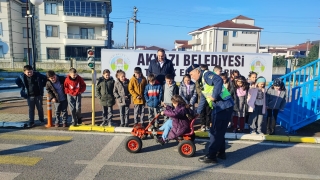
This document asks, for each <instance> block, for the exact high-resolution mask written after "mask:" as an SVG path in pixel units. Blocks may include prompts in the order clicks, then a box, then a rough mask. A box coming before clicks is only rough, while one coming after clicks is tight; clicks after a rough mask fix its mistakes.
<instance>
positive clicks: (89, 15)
mask: <svg viewBox="0 0 320 180" xmlns="http://www.w3.org/2000/svg"><path fill="white" fill-rule="evenodd" d="M64 15H65V16H81V17H101V18H107V15H106V14H97V13H81V12H64Z"/></svg>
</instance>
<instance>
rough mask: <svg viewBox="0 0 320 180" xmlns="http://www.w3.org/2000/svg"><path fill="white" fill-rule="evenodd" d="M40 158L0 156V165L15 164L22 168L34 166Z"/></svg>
mask: <svg viewBox="0 0 320 180" xmlns="http://www.w3.org/2000/svg"><path fill="white" fill-rule="evenodd" d="M41 159H42V158H40V157H26V156H0V164H15V165H23V166H34V165H36V164H37V163H38V162H39V161H40V160H41Z"/></svg>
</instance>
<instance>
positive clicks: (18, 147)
mask: <svg viewBox="0 0 320 180" xmlns="http://www.w3.org/2000/svg"><path fill="white" fill-rule="evenodd" d="M58 148H59V146H44V145H35V144H30V145H29V144H0V150H2V151H13V150H14V151H25V152H26V151H28V152H29V151H38V152H54V151H55V150H57V149H58ZM1 153H2V152H1V151H0V154H1Z"/></svg>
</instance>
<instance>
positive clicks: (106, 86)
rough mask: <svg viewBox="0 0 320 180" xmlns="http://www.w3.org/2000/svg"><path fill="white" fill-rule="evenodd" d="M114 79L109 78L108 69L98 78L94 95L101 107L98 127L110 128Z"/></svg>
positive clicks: (113, 102) (113, 99) (113, 101)
mask: <svg viewBox="0 0 320 180" xmlns="http://www.w3.org/2000/svg"><path fill="white" fill-rule="evenodd" d="M114 83H115V81H114V79H113V78H112V77H111V76H110V71H109V69H105V70H103V72H102V77H100V78H99V80H98V83H97V87H96V94H97V97H98V99H99V100H100V104H101V105H102V123H101V124H100V126H106V125H108V126H109V127H110V126H111V123H112V122H111V121H112V116H113V108H112V107H113V105H114V104H115V98H114V95H113V88H114Z"/></svg>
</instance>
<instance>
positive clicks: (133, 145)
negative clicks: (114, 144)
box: [125, 136, 142, 153]
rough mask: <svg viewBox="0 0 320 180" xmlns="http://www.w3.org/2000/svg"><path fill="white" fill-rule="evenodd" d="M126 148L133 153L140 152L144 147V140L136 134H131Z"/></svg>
mask: <svg viewBox="0 0 320 180" xmlns="http://www.w3.org/2000/svg"><path fill="white" fill-rule="evenodd" d="M125 146H126V150H127V151H128V152H131V153H138V152H139V151H140V150H141V148H142V141H141V139H140V138H138V137H136V136H130V137H129V138H128V139H127V141H126V144H125Z"/></svg>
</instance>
